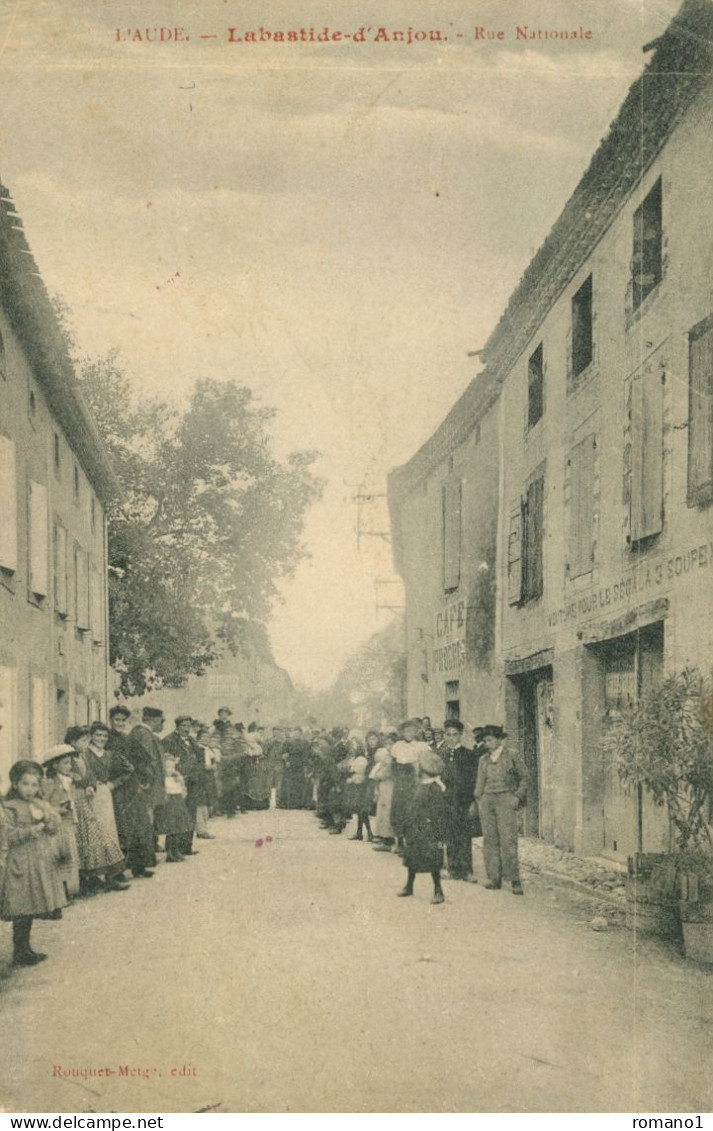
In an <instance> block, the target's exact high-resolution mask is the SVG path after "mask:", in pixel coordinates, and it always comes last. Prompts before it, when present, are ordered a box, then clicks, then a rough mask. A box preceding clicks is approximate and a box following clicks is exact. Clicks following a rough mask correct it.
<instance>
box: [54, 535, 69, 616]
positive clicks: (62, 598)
mask: <svg viewBox="0 0 713 1131" xmlns="http://www.w3.org/2000/svg"><path fill="white" fill-rule="evenodd" d="M54 607H55V609H56V610H57V612H58V613H59V614H60V616H66V615H67V531H66V530H65V528H64V527H63V526H62V523H61V522H57V523H55V528H54Z"/></svg>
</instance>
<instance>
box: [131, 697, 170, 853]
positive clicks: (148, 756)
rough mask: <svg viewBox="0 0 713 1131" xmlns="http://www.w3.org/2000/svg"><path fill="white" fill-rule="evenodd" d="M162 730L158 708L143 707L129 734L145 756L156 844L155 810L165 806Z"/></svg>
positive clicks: (160, 712)
mask: <svg viewBox="0 0 713 1131" xmlns="http://www.w3.org/2000/svg"><path fill="white" fill-rule="evenodd" d="M162 730H163V711H162V710H161V708H160V707H144V708H143V710H142V711H141V722H140V723H137V724H136V726H135V727H134V729H133V730H132V732H131V740H132V742H136V743H137V744H138V745H139V747H140V748H141V749H142V750H143V752H144V756H145V767H146V780H147V782H148V783H149V789H148V791H147V798H146V799H147V801H148V804H149V807H150V811H151V823H152V825H153V826H154V843H156V840H157V838H156V834H155V828H156V810H157V809H160V808H161V806H162V805H165V804H166V790H165V789H164V785H163V780H164V774H163V747H162V746H161V739H160V738H159V737H158V736H159V735H160V733H161V731H162Z"/></svg>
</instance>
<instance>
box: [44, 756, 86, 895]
mask: <svg viewBox="0 0 713 1131" xmlns="http://www.w3.org/2000/svg"><path fill="white" fill-rule="evenodd" d="M73 757H74V747H73V746H69V745H68V744H66V743H65V744H62V745H61V746H53V747H52V748H51V750H48V751H47V753H46V755H45V757H44V758H43V764H44V767H45V774H46V775H47V781H46V782H45V785H44V789H43V792H44V796H45V800H46V801H48V802H49V803H50V805H51V806H52V808H53V809H54V810H55V812H57V813H58V814H59V819H60V825H59V833H58V836H57V863H58V867H59V874H60V877H61V879H62V883H63V884H64V891H65V895H66V896H67V898H69V897H70V896H71V895H77V894H78V892H79V847H78V845H77V807H76V805H75V803H74V781H73V778H72V772H73V769H74V765H73Z"/></svg>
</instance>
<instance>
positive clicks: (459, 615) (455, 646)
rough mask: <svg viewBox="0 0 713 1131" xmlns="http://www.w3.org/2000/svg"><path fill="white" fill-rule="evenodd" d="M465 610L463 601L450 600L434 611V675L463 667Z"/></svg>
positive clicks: (466, 610)
mask: <svg viewBox="0 0 713 1131" xmlns="http://www.w3.org/2000/svg"><path fill="white" fill-rule="evenodd" d="M467 612H468V609H467V605H466V603H465V601H451V602H449V604H447V605H445V606H444V607H443V608H442V609H441V610H440V611H439V612H438V613H436V624H435V639H436V647H435V648H434V649H433V673H434V675H436V674H450V673H452V672H459V671H461V669H462V668H464V667H465V661H466V643H465V630H466V618H467Z"/></svg>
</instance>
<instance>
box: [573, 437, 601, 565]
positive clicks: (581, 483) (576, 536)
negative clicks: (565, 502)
mask: <svg viewBox="0 0 713 1131" xmlns="http://www.w3.org/2000/svg"><path fill="white" fill-rule="evenodd" d="M596 447H597V444H596V436H594V435H591V436H587V437H586V439H584V440H582V441H581V443H579V444H576V445H575V446H574V447H573V448H572V451H571V452H570V454H569V482H570V509H569V576H570V578H574V577H581V576H582V575H583V574H585V573H590V572H591V570H592V568H593V565H594V460H595V454H596Z"/></svg>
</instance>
